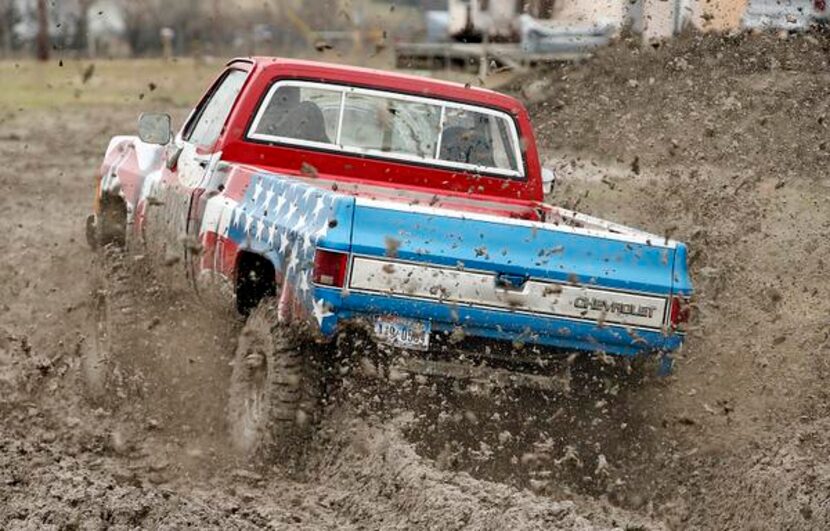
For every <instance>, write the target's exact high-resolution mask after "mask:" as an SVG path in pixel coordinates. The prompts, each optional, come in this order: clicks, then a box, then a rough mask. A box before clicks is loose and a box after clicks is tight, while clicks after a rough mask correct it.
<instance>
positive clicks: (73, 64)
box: [0, 59, 224, 111]
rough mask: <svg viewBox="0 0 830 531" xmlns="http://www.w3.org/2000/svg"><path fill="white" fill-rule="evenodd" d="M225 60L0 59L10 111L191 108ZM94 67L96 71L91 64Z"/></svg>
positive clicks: (2, 93) (0, 85) (0, 92)
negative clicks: (115, 107) (82, 108)
mask: <svg viewBox="0 0 830 531" xmlns="http://www.w3.org/2000/svg"><path fill="white" fill-rule="evenodd" d="M223 64H224V63H223V62H222V61H219V60H216V61H214V62H202V63H197V62H196V61H194V60H193V59H175V60H173V61H164V60H161V59H138V60H95V61H93V60H74V59H71V60H64V61H63V63H62V64H61V63H59V62H58V61H57V60H52V61H49V62H46V63H38V62H35V61H31V60H26V61H0V109H2V110H5V111H17V110H37V109H55V108H65V107H98V106H107V105H119V106H123V105H135V106H136V107H142V108H144V109H147V110H164V109H165V108H169V107H171V106H172V107H190V106H192V105H193V104H194V103H195V102H196V101H197V100H198V99H199V97H200V96H201V94H202V92H203V91H204V90H205V89H206V88H207V87H208V85H209V84H210V82H211V80H212V79H213V78H214V77H216V76H217V75H218V74H219V73H220V72H221V70H222V66H223ZM90 68H93V70H92V72H91V75H88V76H86V77H87V79H86V81H85V80H84V77H85V76H84V74H85V73H87V74H89V69H90Z"/></svg>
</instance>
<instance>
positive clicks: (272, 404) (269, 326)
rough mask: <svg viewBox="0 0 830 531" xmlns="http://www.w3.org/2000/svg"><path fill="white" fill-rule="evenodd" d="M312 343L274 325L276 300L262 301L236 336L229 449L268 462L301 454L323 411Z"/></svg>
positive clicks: (319, 370)
mask: <svg viewBox="0 0 830 531" xmlns="http://www.w3.org/2000/svg"><path fill="white" fill-rule="evenodd" d="M320 350H321V349H319V348H316V345H315V344H314V342H313V341H312V340H311V339H310V338H309V337H308V335H307V334H304V333H302V332H300V331H298V330H297V329H294V328H289V327H288V326H286V325H282V324H279V323H278V320H277V312H276V301H275V299H273V298H266V299H264V300H263V301H261V302H260V303H259V305H258V306H257V307H256V308H255V309H254V310H253V311H252V312H251V314H250V315H249V316H248V319H247V321H246V323H245V326H244V327H243V329H242V331H241V332H240V335H239V342H238V345H237V348H236V353H235V355H234V361H233V372H232V374H231V384H230V392H229V402H228V426H229V429H230V437H231V441H232V443H233V445H234V447H235V448H236V449H237V450H238V451H239V452H240V453H242V454H243V455H245V456H247V457H251V458H259V459H263V460H269V459H272V458H274V457H279V456H285V455H297V454H299V453H301V452H300V451H301V450H302V448H303V445H304V443H305V442H307V440H308V439H309V437H310V436H311V435H312V434H313V432H314V428H315V426H316V425H317V423H318V422H319V420H320V417H321V415H322V406H323V391H324V389H325V385H324V371H323V369H322V363H321V359H320V358H321V355H320V354H319V351H320Z"/></svg>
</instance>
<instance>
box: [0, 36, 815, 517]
mask: <svg viewBox="0 0 830 531" xmlns="http://www.w3.org/2000/svg"><path fill="white" fill-rule="evenodd" d="M827 58H828V41H827V39H826V38H825V37H822V36H820V35H819V36H809V37H798V38H794V39H791V40H787V41H782V40H778V39H775V38H768V37H752V38H727V39H720V38H715V37H709V38H703V39H701V38H699V37H695V36H689V37H687V38H685V39H683V40H681V41H680V42H678V43H675V44H672V45H671V46H669V47H664V48H661V49H658V50H651V49H649V50H645V51H642V50H640V51H636V52H632V50H631V46H630V44H629V43H626V42H623V43H620V44H618V45H617V46H615V47H613V48H611V49H609V50H607V51H604V52H602V53H601V54H600V55H599V56H598V57H597V58H595V59H594V60H593V61H591V62H588V63H586V64H583V65H578V66H573V67H568V68H567V69H564V70H561V69H560V70H555V71H552V72H548V73H546V74H544V75H543V76H541V77H539V78H538V83H533V84H532V88H533V89H534V90H536V93H529V94H526V95H527V96H528V97H529V98H531V99H533V100H535V102H534V103H533V107H532V110H533V112H534V114H535V117H536V125H537V127H538V128H539V131H540V135H539V136H540V137H541V140H540V143H541V144H542V146H543V149H544V150H545V154H546V157H548V158H549V159H550V161H551V162H552V163H554V164H555V165H556V166H557V167H558V169H559V174H560V176H561V182H560V184H559V188H558V190H557V193H556V197H555V201H556V202H558V203H565V204H567V205H568V206H571V207H574V206H576V207H577V208H579V209H581V210H585V211H587V212H590V213H594V214H597V215H601V216H603V217H609V218H612V219H615V220H618V221H621V222H624V223H630V224H634V225H638V226H641V227H643V228H645V229H648V230H651V231H654V232H657V233H661V234H670V235H672V236H673V237H676V238H678V239H681V240H684V241H688V242H690V244H691V245H692V248H693V250H694V254H693V258H692V260H693V262H692V266H693V273H694V277H695V281H696V286H697V287H698V290H699V296H698V300H697V319H696V322H695V323H694V327H693V329H692V331H691V333H690V340H689V343H688V345H687V348H685V349H684V351H683V353H682V354H681V356H679V358H678V360H677V371H676V374H675V376H674V377H672V378H671V379H670V381H667V382H662V383H661V382H647V383H646V384H644V385H640V386H632V385H628V384H627V383H626V382H622V383H621V382H619V381H618V380H616V379H613V378H604V377H603V376H602V375H603V373H602V372H599V371H598V372H597V374H598V375H599V378H598V379H597V380H596V381H595V382H594V383H593V385H591V386H589V388H588V389H586V392H584V393H581V394H576V395H572V396H564V395H540V394H535V393H531V392H526V391H510V392H505V391H493V390H487V389H478V388H473V389H459V388H457V387H456V386H453V385H450V384H444V383H441V382H427V383H425V384H418V383H417V382H415V383H412V384H410V385H396V386H392V387H394V388H395V389H394V390H393V389H390V388H383V387H380V388H372V389H371V390H368V391H367V390H361V389H353V395H352V396H350V397H349V400H347V401H346V404H345V405H343V406H341V407H339V408H337V409H335V410H334V411H332V412H330V415H329V417H328V418H327V420H326V421H325V422H324V425H323V426H322V429H321V431H320V435H319V437H318V438H317V440H315V441H314V442H313V443H312V445H311V446H310V448H309V449H308V450H307V455H306V457H307V460H308V464H307V465H305V466H302V467H300V466H297V464H296V463H292V462H289V463H278V464H275V465H273V466H268V467H262V466H254V465H252V464H250V463H245V462H241V461H240V460H238V458H236V457H235V456H234V454H233V453H232V452H231V451H229V449H228V444H227V441H226V438H225V436H224V425H223V411H222V408H223V407H224V404H225V402H226V397H225V392H226V391H225V390H226V388H227V385H226V383H227V377H228V371H229V368H228V366H227V363H228V361H229V360H230V356H231V354H232V352H233V342H234V340H235V335H234V334H235V333H236V331H237V330H238V326H239V323H238V322H237V321H235V320H234V319H233V318H231V317H230V316H227V315H222V314H217V313H216V312H211V311H208V310H205V309H203V308H202V307H200V306H199V305H198V304H194V302H193V299H192V298H191V297H190V296H188V295H186V294H185V293H182V292H181V291H180V290H179V288H178V287H176V286H174V285H172V284H168V283H166V282H165V281H164V280H153V279H152V278H150V277H147V276H145V275H141V274H138V275H136V274H135V271H136V270H138V271H141V267H142V265H141V264H140V260H135V259H134V258H127V262H128V263H127V264H126V265H125V274H126V278H125V282H126V284H125V286H128V287H129V290H128V293H129V295H130V302H129V304H125V305H124V306H123V307H122V308H121V310H123V313H124V314H126V315H127V316H128V317H129V321H130V322H132V325H131V326H128V327H125V328H126V329H125V330H123V337H124V341H123V342H122V345H125V352H124V353H123V354H124V356H125V357H124V359H125V360H128V363H125V367H124V373H125V375H126V376H125V378H124V380H123V381H122V382H121V384H120V385H121V392H120V393H116V394H114V395H110V396H108V397H107V398H106V399H104V400H102V401H99V402H97V403H95V402H90V401H89V400H88V399H87V398H86V397H85V396H84V391H83V386H82V385H81V381H80V378H79V374H80V368H81V367H80V359H81V356H82V354H83V352H84V349H86V348H88V347H89V341H90V340H91V326H92V324H93V323H94V321H95V315H96V308H95V304H94V301H95V297H94V291H95V290H97V289H100V284H99V283H98V279H97V275H96V273H95V272H96V268H95V266H94V263H93V260H94V255H93V254H92V253H91V251H89V250H88V249H87V248H86V244H85V242H84V239H83V233H82V222H83V219H84V216H85V214H86V213H87V212H88V210H89V208H90V201H91V196H92V191H93V187H94V184H93V178H92V175H93V173H94V170H95V169H96V168H97V166H98V165H99V163H100V157H101V154H102V152H103V149H104V147H105V145H106V141H107V138H108V137H109V136H111V135H113V134H116V133H122V132H125V131H126V132H129V131H131V130H132V129H133V127H134V119H135V116H136V115H137V108H134V107H133V106H124V107H120V106H119V107H113V106H101V107H96V108H88V107H68V108H61V109H55V110H48V111H47V110H39V111H27V110H25V109H24V110H22V111H20V110H16V109H14V110H10V111H8V112H7V111H3V114H2V116H0V157H2V161H3V164H2V167H0V192H2V193H0V249H2V251H3V252H2V254H0V423H2V425H1V426H0V527H2V528H10V529H17V528H29V529H41V528H56V529H58V528H65V527H83V528H99V527H106V526H115V527H120V528H131V527H153V528H158V527H160V528H179V527H184V526H187V525H192V526H196V527H209V528H210V527H212V528H261V527H271V528H288V527H291V528H298V527H299V528H308V529H319V528H447V529H459V528H474V529H520V528H545V529H550V528H564V529H589V528H614V527H623V528H624V527H635V528H636V527H640V528H647V529H660V528H677V529H680V528H706V529H722V528H752V527H754V528H789V529H823V528H827V527H828V524H830V504H828V501H827V492H828V491H829V490H828V488H830V470H828V465H827V462H828V459H827V457H828V456H827V448H828V443H830V441H828V435H827V434H828V430H827V428H828V426H827V394H826V383H825V380H826V378H827V374H828V362H827V353H828V345H830V339H828V338H829V337H830V329H829V328H828V322H829V321H828V315H830V303H828V300H830V284H828V282H827V281H826V275H827V271H826V267H827V265H826V262H827V260H828V258H827V256H828V251H830V244H828V241H827V238H826V233H827V229H828V225H830V188H828V180H827V178H828V170H827V167H828V165H827V162H828V151H827V146H826V140H827V137H828V132H827V124H826V115H827V112H828V110H830V98H829V97H828V96H827V91H826V87H827V86H828V77H827V76H828V74H827V61H828V59H827ZM534 81H537V80H534ZM527 85H529V86H530V85H531V84H527ZM531 92H532V91H531Z"/></svg>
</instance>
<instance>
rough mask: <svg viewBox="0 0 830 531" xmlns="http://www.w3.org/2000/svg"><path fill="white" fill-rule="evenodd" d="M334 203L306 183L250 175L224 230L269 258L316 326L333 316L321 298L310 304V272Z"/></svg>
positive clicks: (325, 192)
mask: <svg viewBox="0 0 830 531" xmlns="http://www.w3.org/2000/svg"><path fill="white" fill-rule="evenodd" d="M339 200H341V199H340V197H338V196H337V195H336V194H334V193H332V192H330V191H328V190H324V189H320V188H317V187H315V186H313V185H310V184H308V183H305V182H301V181H296V180H294V179H288V178H279V176H275V175H273V174H259V175H254V176H253V177H252V179H251V184H250V185H249V186H248V188H247V190H246V192H245V195H244V197H243V198H242V200H241V201H240V202H239V203H238V204H237V205H236V206H235V207H233V209H232V211H231V213H230V221H229V223H228V227H227V234H226V236H229V237H230V238H232V239H234V240H235V241H241V242H245V244H246V246H247V247H249V248H250V250H252V251H255V252H259V253H263V254H268V255H270V256H272V257H273V259H274V261H275V263H276V264H279V266H280V269H281V272H282V273H283V275H284V276H285V278H284V282H283V285H284V286H288V287H289V288H290V289H293V290H294V292H293V295H294V297H295V298H296V299H298V301H299V302H301V303H302V305H303V307H305V308H312V312H311V313H312V315H313V317H314V318H315V319H317V323H318V324H322V321H323V319H325V318H326V317H329V316H331V315H333V314H332V313H331V312H330V311H328V310H327V309H326V308H325V303H324V301H323V300H322V299H319V300H318V299H314V296H313V295H314V290H313V289H312V287H311V286H312V283H311V278H310V275H311V269H312V265H313V263H314V252H315V249H316V248H317V243H318V242H319V241H320V240H322V239H323V238H325V237H326V235H327V234H328V232H329V228H330V220H331V219H332V218H333V216H334V212H335V210H336V207H337V202H338V201H339Z"/></svg>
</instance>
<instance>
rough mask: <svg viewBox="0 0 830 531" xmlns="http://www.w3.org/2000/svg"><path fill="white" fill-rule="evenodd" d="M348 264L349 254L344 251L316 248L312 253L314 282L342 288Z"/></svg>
mask: <svg viewBox="0 0 830 531" xmlns="http://www.w3.org/2000/svg"><path fill="white" fill-rule="evenodd" d="M348 264H349V255H348V254H346V253H341V252H337V251H327V250H325V249H317V252H316V253H314V273H313V279H314V283H315V284H319V285H321V286H333V287H335V288H342V287H343V285H344V284H345V282H346V268H347V266H348Z"/></svg>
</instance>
